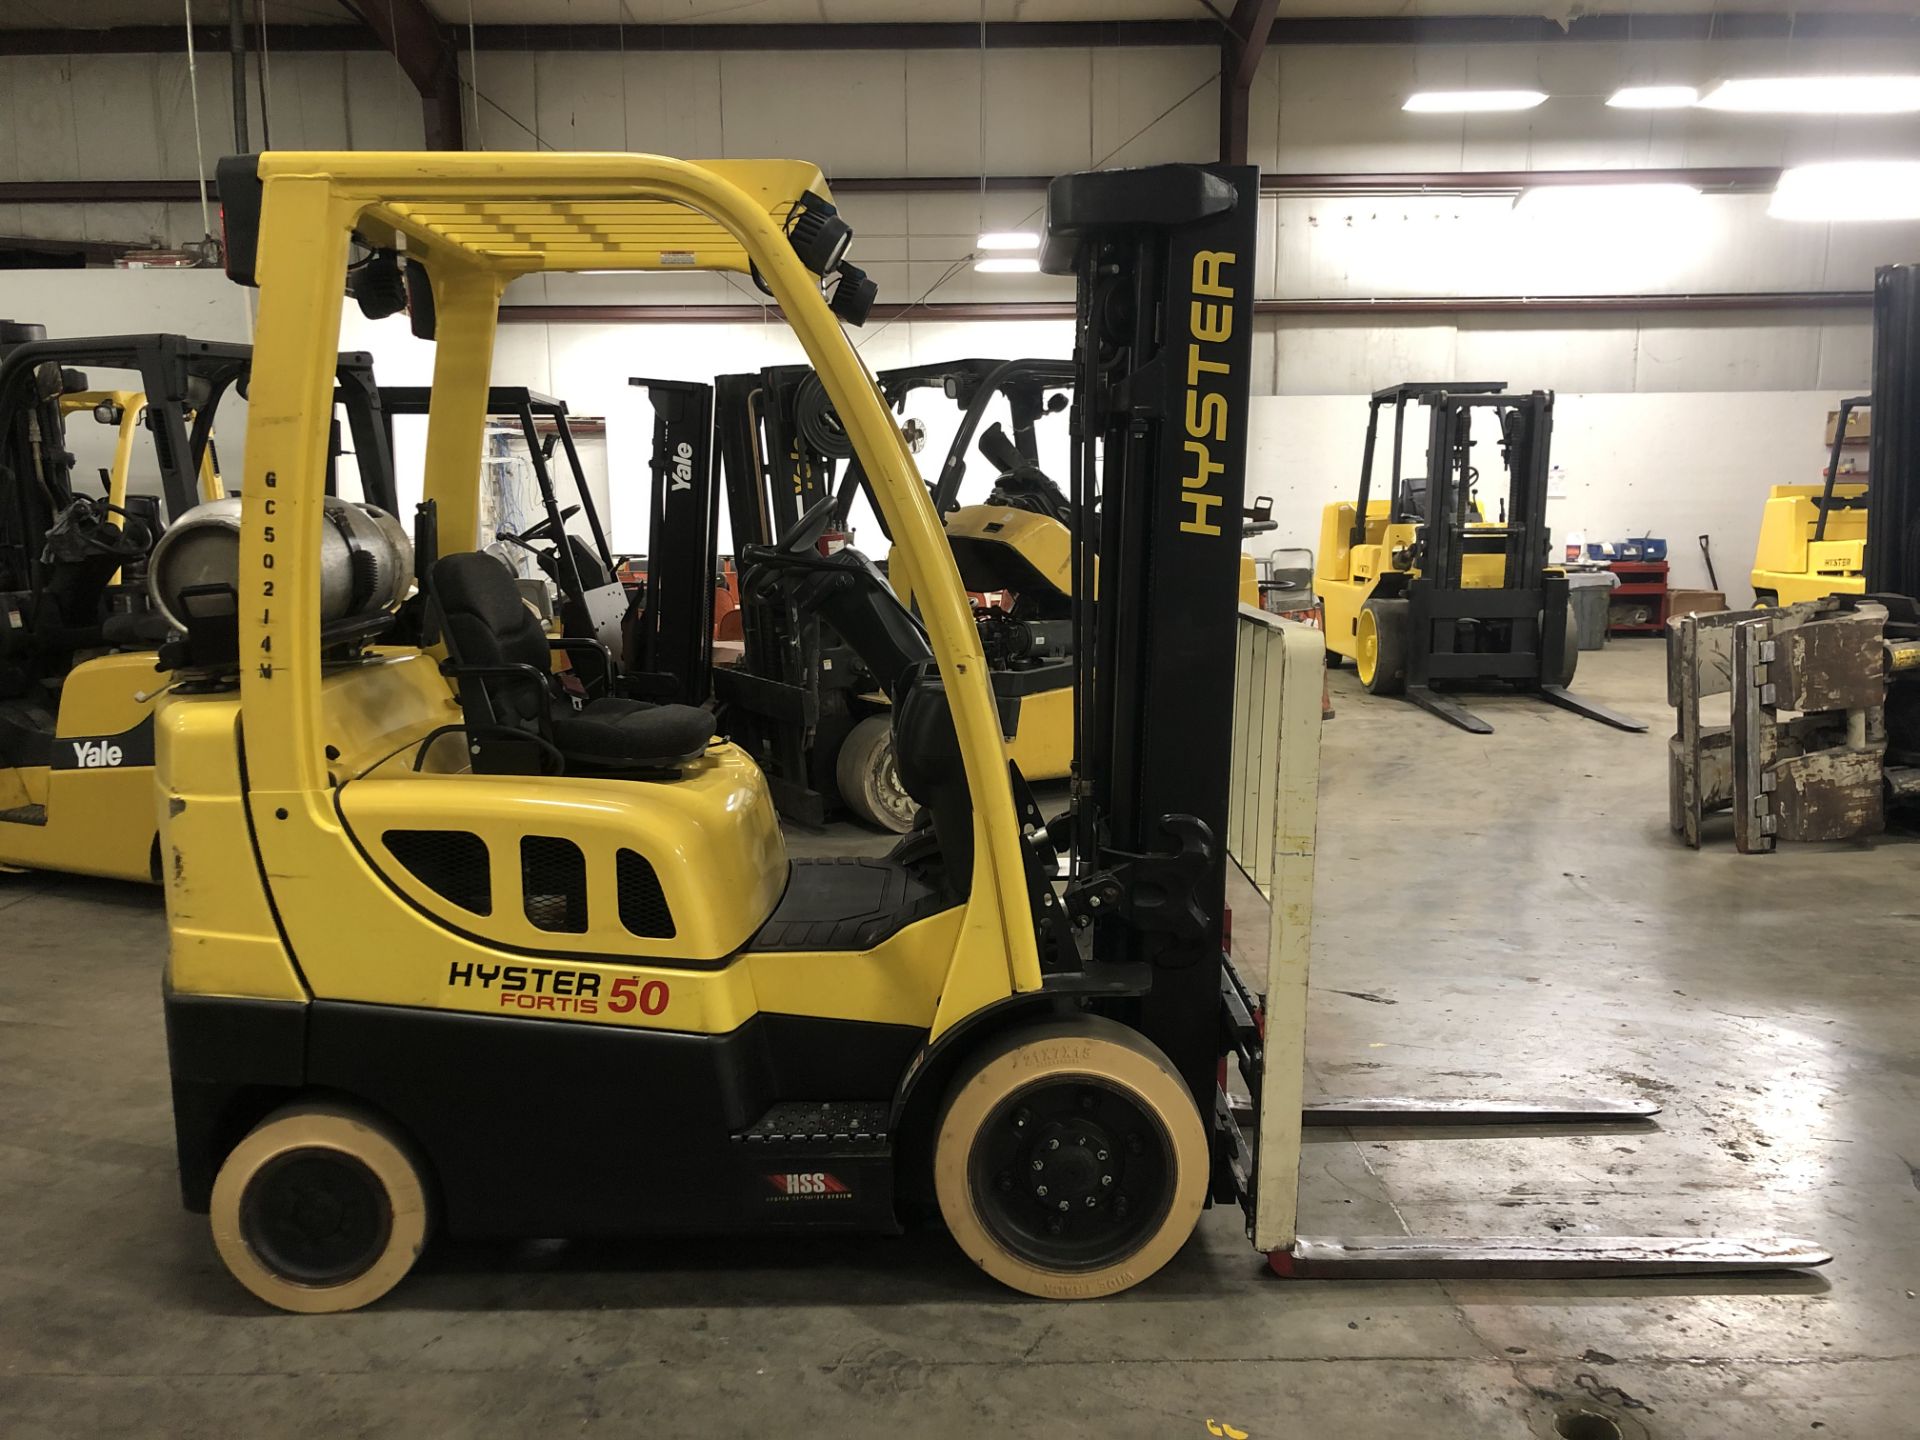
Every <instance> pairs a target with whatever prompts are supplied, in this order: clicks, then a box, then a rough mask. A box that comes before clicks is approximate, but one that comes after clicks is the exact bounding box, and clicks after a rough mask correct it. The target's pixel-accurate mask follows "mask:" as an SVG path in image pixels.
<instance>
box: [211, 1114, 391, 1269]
mask: <svg viewBox="0 0 1920 1440" xmlns="http://www.w3.org/2000/svg"><path fill="white" fill-rule="evenodd" d="M240 1233H241V1236H242V1238H244V1239H245V1241H246V1243H247V1248H248V1249H250V1250H251V1251H253V1253H254V1254H255V1255H256V1256H258V1257H259V1260H260V1263H261V1264H263V1265H265V1266H267V1267H268V1268H269V1269H270V1270H272V1271H273V1272H274V1273H275V1274H277V1275H280V1276H283V1277H285V1278H286V1279H289V1280H296V1281H299V1282H301V1283H302V1284H307V1285H338V1284H341V1283H343V1282H345V1281H348V1280H352V1279H354V1278H356V1277H357V1276H360V1275H363V1274H365V1273H366V1272H367V1271H368V1270H369V1269H370V1268H372V1266H373V1264H374V1262H375V1261H377V1260H378V1259H379V1258H380V1256H381V1254H382V1253H383V1252H384V1251H385V1250H386V1248H387V1242H388V1240H389V1239H390V1238H391V1236H392V1233H393V1212H392V1208H391V1206H390V1204H389V1201H388V1197H387V1192H386V1188H385V1187H384V1186H383V1185H382V1184H381V1183H380V1180H379V1178H378V1177H377V1176H376V1175H375V1174H374V1173H373V1171H372V1170H370V1169H369V1168H368V1167H367V1166H366V1165H365V1164H364V1163H363V1162H362V1161H361V1160H360V1159H359V1158H358V1157H357V1156H353V1155H348V1154H346V1153H345V1152H343V1151H339V1150H328V1149H323V1148H319V1147H309V1148H305V1149H299V1150H289V1151H287V1152H286V1153H285V1154H282V1155H276V1156H275V1157H274V1158H273V1159H271V1160H269V1161H268V1162H267V1163H266V1164H264V1165H262V1166H261V1167H260V1169H259V1170H258V1171H256V1172H255V1174H254V1175H253V1177H252V1178H251V1180H250V1181H249V1182H248V1184H247V1189H246V1194H245V1195H244V1196H243V1197H242V1198H241V1202H240Z"/></svg>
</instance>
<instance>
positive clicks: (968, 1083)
mask: <svg viewBox="0 0 1920 1440" xmlns="http://www.w3.org/2000/svg"><path fill="white" fill-rule="evenodd" d="M933 1170H934V1190H935V1193H936V1194H937V1196H938V1197H939V1201H940V1213H941V1215H942V1216H943V1217H944V1218H945V1220H946V1222H947V1229H948V1230H949V1231H951V1232H952V1234H953V1238H954V1240H955V1241H956V1242H957V1243H958V1244H959V1246H960V1248H961V1249H962V1250H964V1251H965V1252H966V1253H967V1256H968V1257H969V1258H970V1259H971V1260H973V1262H974V1263H975V1264H977V1265H978V1266H980V1268H981V1269H983V1270H985V1271H986V1272H987V1273H988V1274H989V1275H991V1276H993V1277H994V1279H996V1280H998V1281H1000V1282H1001V1283H1002V1284H1004V1285H1008V1286H1010V1287H1012V1288H1013V1289H1015V1290H1019V1291H1022V1292H1024V1293H1026V1294H1028V1295H1037V1296H1040V1297H1041V1298H1043V1299H1052V1300H1081V1299H1092V1298H1095V1297H1098V1296H1102V1295H1113V1294H1116V1293H1118V1292H1119V1291H1122V1290H1126V1289H1128V1288H1130V1287H1131V1286H1134V1285H1137V1284H1139V1283H1140V1281H1142V1280H1145V1279H1146V1278H1147V1277H1148V1276H1150V1275H1152V1274H1154V1273H1155V1272H1156V1271H1157V1270H1159V1269H1160V1267H1161V1266H1162V1265H1165V1264H1166V1263H1167V1261H1168V1260H1170V1259H1172V1258H1173V1256H1174V1254H1175V1253H1176V1252H1177V1251H1178V1250H1179V1249H1180V1247H1181V1246H1182V1245H1184V1244H1185V1243H1186V1241H1187V1237H1188V1236H1190V1235H1191V1234H1192V1233H1193V1228H1194V1226H1195V1225H1196V1224H1197V1223H1198V1222H1199V1219H1200V1211H1201V1208H1202V1206H1203V1205H1204V1204H1205V1201H1206V1194H1207V1171H1208V1149H1207V1132H1206V1127H1205V1126H1204V1125H1203V1124H1202V1122H1201V1119H1200V1113H1199V1111H1198V1110H1197V1109H1195V1107H1194V1103H1193V1097H1192V1095H1191V1093H1190V1092H1189V1091H1188V1089H1187V1087H1186V1085H1185V1083H1184V1082H1183V1081H1182V1080H1181V1079H1180V1076H1179V1075H1178V1073H1176V1072H1175V1070H1174V1068H1173V1065H1172V1064H1171V1062H1169V1061H1168V1059H1167V1057H1166V1056H1165V1055H1164V1054H1162V1053H1161V1052H1160V1051H1159V1049H1157V1048H1156V1047H1155V1046H1154V1045H1153V1044H1151V1043H1150V1042H1149V1041H1148V1040H1146V1038H1145V1037H1143V1036H1142V1035H1140V1034H1139V1032H1138V1031H1135V1030H1130V1029H1128V1028H1127V1027H1126V1026H1124V1025H1120V1024H1116V1023H1115V1022H1113V1021H1111V1020H1104V1019H1099V1018H1096V1017H1093V1016H1078V1017H1075V1018H1073V1019H1070V1020H1060V1021H1055V1022H1052V1023H1050V1024H1045V1025H1038V1026H1033V1027H1029V1028H1024V1029H1019V1030H1015V1031H1013V1032H1011V1033H1010V1034H1008V1035H1006V1036H1004V1037H1003V1038H1001V1039H1000V1040H998V1041H994V1042H990V1043H989V1044H988V1045H987V1047H986V1048H985V1049H984V1050H982V1051H981V1053H980V1054H979V1055H978V1056H976V1057H974V1058H973V1060H972V1061H971V1062H970V1063H969V1065H968V1066H967V1068H966V1069H965V1071H964V1072H963V1073H962V1074H961V1076H960V1078H959V1079H958V1080H957V1081H956V1082H955V1085H954V1088H953V1091H952V1093H951V1095H950V1096H949V1098H948V1100H947V1105H946V1109H945V1111H944V1112H943V1113H942V1115H941V1117H940V1125H939V1129H938V1132H937V1137H936V1140H935V1144H934V1160H933Z"/></svg>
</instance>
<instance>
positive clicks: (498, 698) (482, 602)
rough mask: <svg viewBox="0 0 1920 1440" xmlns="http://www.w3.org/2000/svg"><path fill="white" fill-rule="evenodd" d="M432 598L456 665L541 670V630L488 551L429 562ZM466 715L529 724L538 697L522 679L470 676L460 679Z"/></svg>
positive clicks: (545, 660)
mask: <svg viewBox="0 0 1920 1440" xmlns="http://www.w3.org/2000/svg"><path fill="white" fill-rule="evenodd" d="M432 596H433V604H434V607H435V609H436V610H438V612H439V621H440V629H441V633H442V635H443V636H444V637H445V639H446V645H447V654H448V656H449V658H451V659H452V660H453V662H454V663H455V664H456V665H531V666H532V667H533V668H534V669H536V670H538V671H540V672H541V673H542V674H543V675H544V674H546V673H547V671H548V669H549V666H550V663H551V662H550V659H549V655H548V649H547V636H546V632H545V631H544V630H542V629H541V628H540V621H539V620H538V619H537V618H536V617H535V615H534V613H533V612H532V611H531V610H529V609H528V608H527V606H526V603H525V602H524V601H523V600H521V598H520V585H519V582H518V581H517V580H516V579H515V578H514V576H513V572H512V571H510V570H508V569H507V567H506V566H504V565H502V564H501V563H500V562H499V561H498V560H496V559H494V558H493V556H491V555H486V554H481V553H479V552H477V551H467V552H465V553H463V554H459V555H444V556H442V557H441V558H440V559H439V560H436V561H435V562H434V566H433V583H432ZM460 705H461V708H462V709H464V710H465V711H466V712H467V714H468V717H469V718H470V719H488V720H491V721H493V722H495V723H497V724H501V725H513V726H516V727H518V728H521V729H535V728H537V727H538V725H539V720H540V714H539V708H538V701H537V699H536V697H535V696H534V695H533V694H532V693H531V688H530V686H529V685H528V684H527V683H526V682H525V681H520V680H510V679H507V678H505V677H501V678H498V679H489V678H483V677H470V678H467V679H463V680H462V681H461V682H460Z"/></svg>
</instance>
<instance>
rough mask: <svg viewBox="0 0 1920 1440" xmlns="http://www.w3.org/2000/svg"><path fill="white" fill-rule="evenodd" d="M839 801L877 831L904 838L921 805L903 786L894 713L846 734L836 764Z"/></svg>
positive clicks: (874, 717)
mask: <svg viewBox="0 0 1920 1440" xmlns="http://www.w3.org/2000/svg"><path fill="white" fill-rule="evenodd" d="M833 779H834V783H835V784H836V785H837V786H838V787H839V789H840V799H841V801H842V802H843V803H844V804H845V805H846V807H847V809H849V810H851V811H852V812H853V814H854V816H855V818H857V819H859V820H861V821H862V822H864V823H865V824H868V825H871V826H873V828H874V829H876V830H885V831H888V832H890V833H892V834H894V835H904V834H906V833H907V832H908V831H909V830H911V829H912V828H913V821H914V817H915V816H916V815H918V814H919V813H920V806H919V803H918V802H917V801H915V800H914V798H913V796H911V795H909V794H908V793H907V787H906V786H905V785H903V784H901V783H900V765H899V762H898V761H897V760H896V759H895V758H894V753H893V712H892V711H890V710H887V711H882V712H881V713H879V714H878V715H869V716H867V717H866V719H864V720H862V721H861V722H860V723H859V724H857V725H855V726H854V727H853V729H851V730H849V731H848V732H847V738H846V739H845V740H844V741H842V742H841V745H840V753H839V754H838V755H837V756H835V757H834V762H833Z"/></svg>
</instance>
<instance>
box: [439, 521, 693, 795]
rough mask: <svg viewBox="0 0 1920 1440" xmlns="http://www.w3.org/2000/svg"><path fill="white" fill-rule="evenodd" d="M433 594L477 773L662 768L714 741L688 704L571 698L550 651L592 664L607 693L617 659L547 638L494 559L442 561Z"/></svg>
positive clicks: (588, 646)
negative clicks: (588, 658)
mask: <svg viewBox="0 0 1920 1440" xmlns="http://www.w3.org/2000/svg"><path fill="white" fill-rule="evenodd" d="M431 596H432V603H433V605H434V607H435V609H436V610H438V612H439V620H440V629H441V633H442V634H443V635H444V636H445V638H446V645H447V655H448V660H447V664H446V665H445V666H444V667H443V668H444V669H445V671H446V673H447V674H448V675H450V676H452V677H453V678H454V679H456V680H458V681H459V684H460V708H461V709H462V711H464V712H465V715H466V724H465V726H464V727H462V728H464V729H465V730H466V732H467V739H468V744H469V749H470V750H471V752H472V754H473V768H474V769H475V770H476V771H479V772H480V773H482V774H494V775H501V774H506V775H515V774H528V773H538V772H540V771H542V770H545V771H549V772H553V771H558V772H560V773H569V774H583V773H584V774H594V773H609V772H620V771H649V770H651V771H658V770H662V769H665V768H668V767H671V766H673V765H676V764H680V763H683V762H685V761H688V760H692V759H695V758H697V757H698V756H699V755H700V754H701V753H702V752H703V751H704V750H705V749H706V748H707V742H708V741H709V740H711V739H712V738H713V716H712V715H711V714H710V713H708V712H707V711H705V710H702V709H699V708H697V707H695V706H692V705H653V704H649V703H648V702H646V701H644V700H629V699H624V698H621V697H619V696H615V695H609V694H601V695H600V696H598V697H597V698H592V699H582V698H581V697H578V696H575V695H573V694H570V693H568V691H567V690H566V689H565V688H564V687H563V685H562V683H561V681H560V680H559V679H558V678H557V677H556V676H555V675H554V674H553V671H552V667H551V662H550V652H551V651H552V650H554V649H560V650H564V651H565V652H566V653H567V654H568V656H569V657H574V656H583V657H591V658H593V659H594V660H595V661H596V663H597V664H598V665H599V666H600V669H601V680H602V687H601V688H602V689H604V690H610V689H611V688H612V683H611V682H612V678H613V662H612V661H611V659H610V658H609V657H608V656H607V653H606V651H605V650H603V649H601V648H600V646H598V645H597V644H595V643H594V642H593V641H590V640H553V639H550V638H549V637H548V635H547V634H546V632H545V631H544V630H543V629H542V628H541V626H540V622H539V620H538V619H537V618H536V617H535V616H534V614H533V612H532V611H531V610H529V609H528V608H527V606H526V605H525V604H524V603H523V602H522V601H521V599H520V587H519V585H518V584H517V583H516V582H515V580H514V577H513V575H512V573H511V572H510V571H509V570H508V569H507V568H506V566H504V565H502V564H501V563H500V562H499V561H498V560H496V559H494V558H493V557H492V556H491V555H483V554H478V553H473V552H468V553H465V554H460V555H448V556H445V557H443V558H442V559H440V560H438V561H436V562H435V564H434V567H433V572H432V584H431Z"/></svg>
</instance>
